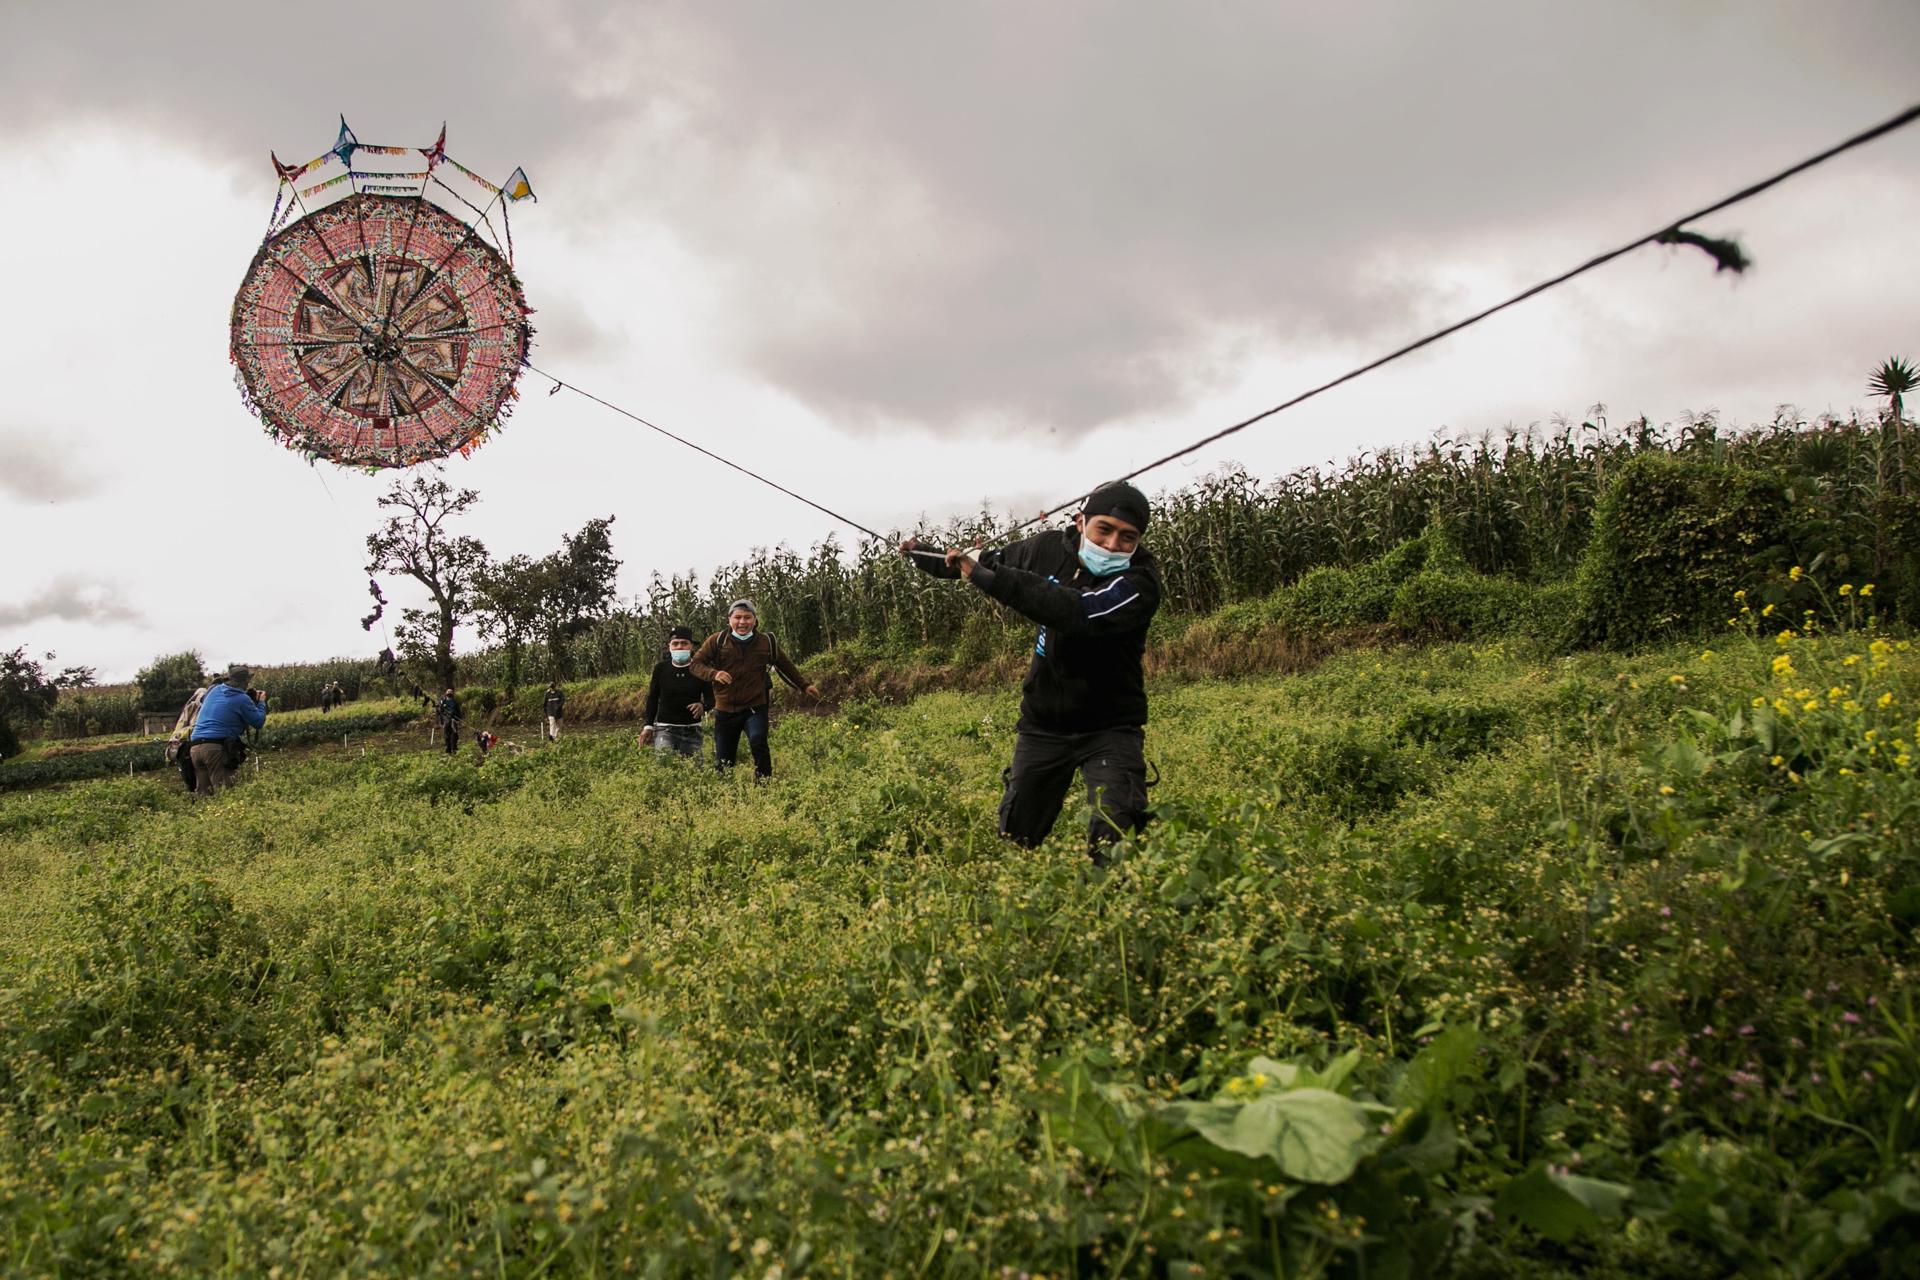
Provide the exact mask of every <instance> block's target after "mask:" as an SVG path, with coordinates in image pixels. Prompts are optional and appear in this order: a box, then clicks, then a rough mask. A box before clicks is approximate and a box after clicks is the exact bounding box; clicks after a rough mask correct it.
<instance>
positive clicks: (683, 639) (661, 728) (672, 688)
mask: <svg viewBox="0 0 1920 1280" xmlns="http://www.w3.org/2000/svg"><path fill="white" fill-rule="evenodd" d="M692 663H693V629H692V628H691V627H675V628H674V629H673V630H672V631H670V632H668V633H667V656H666V657H665V658H664V659H662V660H661V661H659V662H656V663H654V664H653V679H651V680H649V681H648V682H647V705H646V709H645V710H644V712H643V713H642V714H643V716H644V718H645V721H646V727H645V728H643V729H641V730H640V745H642V746H645V745H647V744H648V743H652V744H653V752H654V754H655V755H657V756H664V755H669V754H672V755H682V756H692V757H695V758H698V756H699V755H700V737H701V734H700V718H701V717H702V716H704V715H705V714H706V713H707V712H709V711H711V710H713V685H712V684H711V683H710V682H708V681H706V680H702V679H701V678H700V677H699V676H696V675H695V674H693V670H692Z"/></svg>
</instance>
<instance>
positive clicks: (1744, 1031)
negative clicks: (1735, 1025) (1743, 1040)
mask: <svg viewBox="0 0 1920 1280" xmlns="http://www.w3.org/2000/svg"><path fill="white" fill-rule="evenodd" d="M1740 1034H1741V1035H1743V1036H1750V1035H1752V1034H1753V1024H1752V1023H1751V1022H1749V1023H1748V1024H1747V1025H1746V1026H1744V1027H1741V1028H1740Z"/></svg>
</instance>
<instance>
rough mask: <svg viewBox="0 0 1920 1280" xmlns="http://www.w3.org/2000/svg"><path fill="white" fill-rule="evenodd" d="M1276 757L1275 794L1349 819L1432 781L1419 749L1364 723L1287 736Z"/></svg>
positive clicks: (1378, 809)
mask: <svg viewBox="0 0 1920 1280" xmlns="http://www.w3.org/2000/svg"><path fill="white" fill-rule="evenodd" d="M1273 759H1274V766H1275V787H1274V790H1275V792H1276V793H1277V794H1279V795H1281V796H1284V797H1286V798H1287V799H1288V800H1291V801H1293V802H1295V803H1300V802H1303V801H1304V802H1309V803H1313V802H1317V803H1319V804H1322V805H1324V806H1325V807H1326V808H1327V809H1329V810H1331V811H1332V812H1333V813H1334V814H1335V815H1336V816H1338V817H1341V818H1345V819H1347V820H1348V821H1352V820H1354V819H1356V818H1361V817H1365V816H1367V815H1370V814H1375V813H1384V812H1385V811H1387V810H1388V809H1391V808H1393V806H1394V805H1396V804H1398V803H1400V800H1401V798H1402V797H1403V796H1405V795H1407V794H1408V793H1409V792H1412V791H1415V790H1417V789H1419V788H1420V787H1422V786H1424V785H1425V784H1426V782H1427V780H1428V768H1427V763H1428V762H1427V761H1426V759H1425V758H1424V757H1423V756H1422V755H1421V754H1420V753H1418V752H1416V751H1414V750H1412V749H1410V748H1408V747H1407V746H1405V745H1404V744H1402V743H1400V742H1398V741H1395V740H1394V739H1393V738H1391V737H1389V736H1388V735H1386V734H1384V733H1382V732H1380V731H1379V730H1378V729H1377V728H1373V727H1370V726H1366V725H1352V726H1346V727H1342V728H1339V729H1318V728H1315V729H1308V730H1305V731H1302V732H1300V733H1298V734H1295V735H1289V736H1288V737H1287V738H1286V739H1285V740H1283V741H1282V742H1281V743H1280V744H1278V748H1277V750H1275V752H1274V753H1273Z"/></svg>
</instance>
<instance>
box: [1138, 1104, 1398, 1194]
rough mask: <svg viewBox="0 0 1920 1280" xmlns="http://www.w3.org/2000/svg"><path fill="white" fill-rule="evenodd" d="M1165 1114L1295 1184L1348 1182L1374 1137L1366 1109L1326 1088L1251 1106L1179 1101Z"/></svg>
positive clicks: (1170, 1106) (1171, 1105) (1221, 1146)
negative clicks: (1262, 1161)
mask: <svg viewBox="0 0 1920 1280" xmlns="http://www.w3.org/2000/svg"><path fill="white" fill-rule="evenodd" d="M1164 1114H1166V1115H1167V1116H1169V1117H1170V1118H1172V1119H1175V1120H1178V1121H1180V1122H1182V1123H1184V1124H1186V1125H1187V1126H1188V1127H1190V1128H1192V1129H1193V1130H1194V1132H1196V1133H1198V1134H1199V1135H1200V1136H1201V1137H1203V1138H1205V1139H1206V1140H1207V1141H1208V1142H1211V1143H1213V1144H1214V1145H1215V1146H1217V1147H1220V1148H1222V1149H1224V1150H1227V1151H1234V1152H1238V1153H1240V1154H1241V1155H1248V1156H1264V1157H1266V1158H1268V1159H1270V1160H1272V1161H1273V1162H1274V1163H1275V1164H1276V1165H1278V1166H1279V1168H1280V1172H1281V1173H1282V1174H1284V1175H1286V1176H1287V1177H1289V1178H1292V1179H1293V1180H1295V1181H1296V1182H1318V1183H1335V1182H1344V1181H1345V1180H1346V1179H1348V1178H1350V1177H1352V1176H1353V1171H1354V1169H1355V1168H1356V1167H1357V1166H1358V1165H1359V1163H1360V1160H1361V1158H1362V1157H1364V1156H1365V1155H1366V1154H1367V1152H1368V1151H1369V1150H1370V1149H1371V1146H1372V1142H1371V1139H1372V1138H1373V1136H1374V1131H1373V1128H1372V1127H1371V1126H1370V1125H1369V1124H1368V1119H1369V1116H1370V1111H1369V1109H1368V1108H1366V1107H1364V1106H1362V1105H1361V1104H1360V1103H1358V1102H1355V1101H1353V1100H1352V1099H1351V1098H1343V1097H1341V1096H1340V1095H1339V1094H1337V1093H1332V1092H1329V1091H1328V1090H1326V1089H1293V1090H1290V1091H1288V1092H1285V1093H1274V1094H1268V1095H1267V1096H1266V1097H1263V1098H1256V1099H1255V1100H1254V1101H1252V1102H1248V1103H1236V1102H1176V1103H1171V1104H1169V1105H1168V1106H1167V1107H1166V1108H1165V1111H1164Z"/></svg>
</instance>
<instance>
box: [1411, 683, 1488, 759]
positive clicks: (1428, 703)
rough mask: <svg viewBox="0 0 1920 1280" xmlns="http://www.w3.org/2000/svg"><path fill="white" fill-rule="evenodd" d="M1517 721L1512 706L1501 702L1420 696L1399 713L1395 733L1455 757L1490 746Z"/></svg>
mask: <svg viewBox="0 0 1920 1280" xmlns="http://www.w3.org/2000/svg"><path fill="white" fill-rule="evenodd" d="M1518 723H1519V716H1518V715H1517V714H1516V713H1515V711H1514V710H1513V708H1512V707H1509V706H1506V705H1503V704H1501V703H1497V702H1476V701H1468V700H1463V699H1445V700H1442V699H1431V698H1422V699H1419V700H1416V701H1414V702H1411V703H1409V704H1408V705H1407V709H1406V710H1405V711H1403V712H1401V713H1400V718H1399V720H1398V721H1396V722H1395V724H1394V733H1395V734H1397V735H1398V736H1400V737H1402V738H1405V739H1407V740H1408V741H1409V742H1412V743H1415V744H1416V745H1419V746H1431V747H1433V748H1435V749H1436V750H1438V751H1441V752H1444V753H1445V754H1447V755H1450V756H1453V757H1455V758H1456V759H1458V758H1462V757H1465V756H1470V755H1478V754H1479V753H1481V752H1483V751H1488V750H1490V749H1492V747H1493V746H1494V745H1495V744H1496V743H1497V742H1499V741H1500V740H1501V739H1502V738H1505V737H1507V736H1508V735H1510V734H1512V733H1513V731H1514V729H1515V727H1516V726H1517V725H1518Z"/></svg>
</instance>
